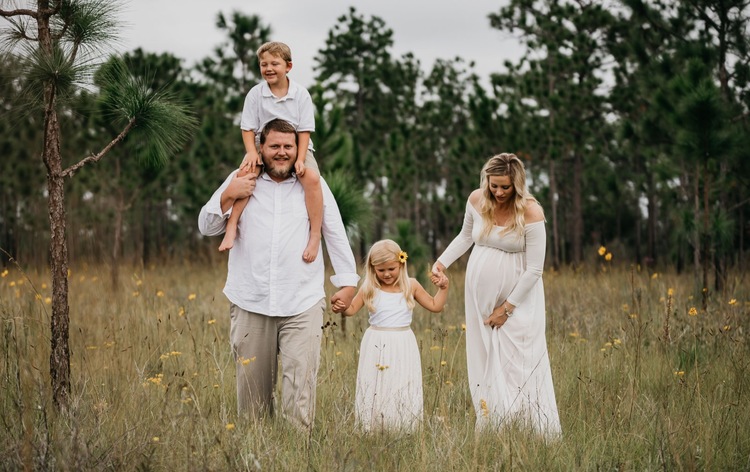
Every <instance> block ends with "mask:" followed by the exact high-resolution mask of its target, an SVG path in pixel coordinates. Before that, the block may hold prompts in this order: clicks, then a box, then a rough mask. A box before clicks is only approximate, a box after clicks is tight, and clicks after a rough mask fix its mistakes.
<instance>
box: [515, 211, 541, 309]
mask: <svg viewBox="0 0 750 472" xmlns="http://www.w3.org/2000/svg"><path fill="white" fill-rule="evenodd" d="M525 231H526V270H524V272H523V273H522V274H521V277H519V279H518V283H516V286H515V287H514V288H513V291H512V292H511V293H510V295H508V303H510V304H511V305H513V306H518V305H519V304H520V303H522V302H523V301H524V299H525V298H526V295H527V294H528V293H529V291H530V290H531V288H532V287H533V286H534V285H535V284H536V283H537V281H538V280H539V278H540V277H541V276H542V271H543V270H544V257H545V254H546V252H547V231H546V230H545V228H544V222H543V221H540V222H537V223H531V224H528V225H526V230H525Z"/></svg>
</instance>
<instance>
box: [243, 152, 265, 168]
mask: <svg viewBox="0 0 750 472" xmlns="http://www.w3.org/2000/svg"><path fill="white" fill-rule="evenodd" d="M261 165H263V161H262V160H261V159H260V156H259V155H258V152H257V151H255V150H252V151H248V152H246V153H245V157H243V158H242V164H240V170H245V171H246V172H247V171H250V172H252V173H255V168H256V167H258V166H261Z"/></svg>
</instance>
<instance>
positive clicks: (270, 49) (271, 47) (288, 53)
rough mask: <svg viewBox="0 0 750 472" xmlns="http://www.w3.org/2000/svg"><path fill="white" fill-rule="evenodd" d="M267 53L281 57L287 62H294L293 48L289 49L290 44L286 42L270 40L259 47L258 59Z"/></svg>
mask: <svg viewBox="0 0 750 472" xmlns="http://www.w3.org/2000/svg"><path fill="white" fill-rule="evenodd" d="M265 53H269V54H271V55H272V56H276V57H280V58H281V59H283V60H285V61H286V62H292V50H291V49H289V46H287V45H286V44H284V43H280V42H278V41H269V42H267V43H265V44H263V45H262V46H261V47H259V48H258V51H257V52H256V53H255V54H256V55H257V56H258V60H259V61H260V56H262V55H263V54H265Z"/></svg>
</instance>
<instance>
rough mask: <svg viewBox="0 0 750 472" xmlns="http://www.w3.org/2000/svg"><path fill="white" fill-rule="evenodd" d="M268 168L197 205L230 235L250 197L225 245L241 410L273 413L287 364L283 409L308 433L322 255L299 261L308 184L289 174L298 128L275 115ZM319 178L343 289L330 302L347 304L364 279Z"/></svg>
mask: <svg viewBox="0 0 750 472" xmlns="http://www.w3.org/2000/svg"><path fill="white" fill-rule="evenodd" d="M260 154H261V158H262V160H263V166H264V172H263V173H262V174H261V175H260V176H259V177H257V179H256V178H255V177H253V176H252V174H249V175H247V176H245V177H237V176H236V171H235V172H234V173H232V174H231V175H230V176H229V177H228V178H227V180H226V181H225V182H224V183H223V184H222V185H221V187H219V189H218V190H216V192H215V193H214V194H213V196H212V197H211V199H210V200H209V201H208V203H206V205H205V206H204V207H203V208H202V209H201V213H200V217H199V220H198V227H199V228H200V231H201V233H202V234H204V235H206V236H215V235H219V234H221V233H223V232H224V228H225V227H226V223H227V220H228V218H229V215H230V214H231V210H232V205H233V204H234V202H235V201H236V200H238V199H241V198H245V197H249V196H251V195H252V197H253V198H250V199H249V201H248V205H247V207H246V210H245V212H244V213H243V216H242V219H241V220H240V222H239V231H240V233H239V237H238V238H237V239H236V242H235V244H234V247H233V248H232V249H231V250H230V252H229V264H228V271H227V282H226V285H225V287H224V294H225V295H226V296H227V298H228V299H229V301H230V302H231V304H230V309H229V316H230V317H231V328H230V333H229V338H230V342H231V345H232V351H233V353H234V356H235V361H236V366H237V409H238V411H239V413H240V415H244V414H249V415H251V416H254V417H260V416H263V415H266V414H272V413H273V393H274V391H275V386H276V372H277V368H278V359H277V357H278V358H280V360H281V366H282V384H281V387H282V395H281V396H282V399H281V412H282V415H283V416H284V417H286V418H287V419H288V420H289V421H290V422H292V423H293V424H294V425H295V426H297V427H299V428H301V429H303V430H307V429H309V428H311V427H312V424H313V418H314V415H315V386H316V379H317V372H318V366H319V364H320V341H321V334H322V329H321V326H322V324H323V311H324V309H325V305H326V302H325V292H324V289H323V283H324V278H325V277H324V266H323V258H322V257H318V258H317V259H316V260H315V261H313V262H312V263H306V262H304V261H303V259H302V257H301V254H302V253H303V251H304V249H305V247H306V244H307V239H308V237H309V234H310V226H309V225H310V223H309V219H308V216H307V210H306V207H305V195H304V191H303V189H302V185H301V184H300V183H299V181H298V180H297V178H296V176H295V175H294V174H293V173H292V171H293V169H294V163H295V161H296V159H297V157H296V156H297V133H296V132H295V129H294V127H293V126H292V125H291V124H289V123H287V122H286V121H283V120H273V121H271V122H269V123H268V124H267V125H266V126H265V127H264V128H263V131H262V133H261V136H260ZM321 183H322V184H323V186H322V187H323V202H324V208H323V237H324V238H325V240H326V248H327V250H328V254H329V256H330V259H331V263H332V265H333V268H334V271H335V272H336V275H334V276H333V277H331V282H332V283H333V284H334V285H335V286H337V287H340V290H339V291H338V292H336V294H334V295H333V297H332V298H331V304H333V303H336V302H337V301H339V300H340V301H343V302H344V303H345V304H346V306H347V307H348V306H349V305H350V304H351V301H352V298H353V297H354V292H355V287H356V285H357V282H358V281H359V276H358V275H357V270H356V263H355V261H354V254H352V250H351V247H350V246H349V241H348V239H347V236H346V231H345V230H344V225H343V223H342V221H341V215H340V213H339V210H338V207H337V206H336V202H335V200H334V198H333V195H332V194H331V191H330V189H329V188H328V186H327V185H325V183H324V182H322V181H321Z"/></svg>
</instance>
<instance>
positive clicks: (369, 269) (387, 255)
mask: <svg viewBox="0 0 750 472" xmlns="http://www.w3.org/2000/svg"><path fill="white" fill-rule="evenodd" d="M405 254H406V253H404V252H403V251H402V250H401V247H399V245H398V244H396V242H395V241H391V240H390V239H383V240H381V241H378V242H376V243H375V244H373V245H372V247H371V248H370V252H368V253H367V260H366V261H365V280H364V281H363V282H362V288H360V291H361V293H362V301H363V302H364V304H365V306H366V307H367V311H369V312H370V313H374V312H375V305H374V300H375V291H376V290H377V289H379V288H380V280H378V276H377V274H376V273H375V266H376V265H380V264H383V263H385V262H391V261H396V262H398V263H399V264H401V271H400V272H399V275H398V279H396V286H398V288H399V289H400V290H401V292H402V293H403V294H404V298H405V299H406V305H407V306H408V307H409V309H413V308H414V305H415V302H414V295H413V294H412V292H411V287H410V284H409V273H408V271H407V267H406V256H405Z"/></svg>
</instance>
